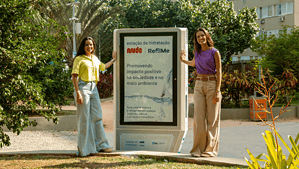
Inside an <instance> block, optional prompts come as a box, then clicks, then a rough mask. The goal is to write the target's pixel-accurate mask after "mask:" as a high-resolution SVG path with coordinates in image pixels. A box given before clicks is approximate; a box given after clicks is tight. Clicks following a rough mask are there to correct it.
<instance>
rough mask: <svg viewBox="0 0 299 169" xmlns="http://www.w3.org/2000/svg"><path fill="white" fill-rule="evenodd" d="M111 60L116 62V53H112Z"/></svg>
mask: <svg viewBox="0 0 299 169" xmlns="http://www.w3.org/2000/svg"><path fill="white" fill-rule="evenodd" d="M112 59H113V60H114V61H116V51H113V53H112Z"/></svg>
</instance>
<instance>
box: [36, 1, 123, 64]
mask: <svg viewBox="0 0 299 169" xmlns="http://www.w3.org/2000/svg"><path fill="white" fill-rule="evenodd" d="M67 3H69V0H51V1H43V2H40V3H37V4H36V8H37V9H38V10H39V11H40V16H41V17H42V18H44V19H53V20H55V21H57V22H58V23H59V24H60V25H61V26H67V28H68V33H70V32H72V30H73V25H72V22H71V21H69V18H71V17H72V12H73V9H72V6H67V5H66V4H67ZM75 9H76V10H75V11H76V12H75V17H77V18H78V22H79V23H81V34H77V35H76V49H78V47H79V45H80V42H81V41H82V39H83V38H84V37H86V36H93V38H94V39H95V41H96V42H98V41H99V40H98V38H99V37H98V36H94V35H98V32H99V31H100V24H101V23H103V22H104V21H106V20H107V19H109V18H114V17H115V16H116V15H117V14H118V13H121V7H119V6H109V4H108V0H101V1H100V0H81V1H80V3H79V4H78V5H75ZM61 47H62V48H64V49H65V50H66V52H67V56H66V57H65V59H66V61H67V63H68V65H69V66H72V62H73V58H72V49H73V43H72V38H68V39H67V40H66V41H65V42H62V43H61ZM98 51H99V49H97V51H96V53H98Z"/></svg>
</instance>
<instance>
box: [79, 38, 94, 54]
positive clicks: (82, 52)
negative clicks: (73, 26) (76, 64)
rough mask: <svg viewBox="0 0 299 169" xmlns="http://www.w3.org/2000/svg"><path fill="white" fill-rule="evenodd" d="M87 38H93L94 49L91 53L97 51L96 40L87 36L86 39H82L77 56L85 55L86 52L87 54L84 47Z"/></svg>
mask: <svg viewBox="0 0 299 169" xmlns="http://www.w3.org/2000/svg"><path fill="white" fill-rule="evenodd" d="M87 40H91V41H92V43H93V51H92V52H91V54H94V52H95V50H96V44H95V42H94V40H93V39H92V38H91V37H86V38H84V39H83V40H82V41H81V44H80V46H79V49H78V52H77V54H76V57H77V56H80V55H85V54H86V53H85V49H84V47H85V42H86V41H87Z"/></svg>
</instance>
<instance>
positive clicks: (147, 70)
mask: <svg viewBox="0 0 299 169" xmlns="http://www.w3.org/2000/svg"><path fill="white" fill-rule="evenodd" d="M119 55H120V57H119V58H120V60H119V61H120V77H121V78H120V113H121V114H120V124H121V125H161V126H176V125H177V82H176V80H177V77H176V76H177V58H176V57H177V33H175V32H159V33H157V32H155V33H150V32H149V33H120V53H119Z"/></svg>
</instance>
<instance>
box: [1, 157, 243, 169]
mask: <svg viewBox="0 0 299 169" xmlns="http://www.w3.org/2000/svg"><path fill="white" fill-rule="evenodd" d="M0 164H1V166H0V168H9V169H11V168H86V169H87V168H145V169H150V168H199V169H203V168H205V169H229V168H230V169H234V168H235V169H237V168H238V167H221V166H210V165H198V164H188V163H178V162H174V161H168V160H166V159H164V160H156V159H152V158H143V157H126V156H115V157H100V156H89V157H83V158H82V157H80V158H79V157H74V156H68V155H18V156H0ZM241 168H242V167H241ZM243 168H245V167H243Z"/></svg>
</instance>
